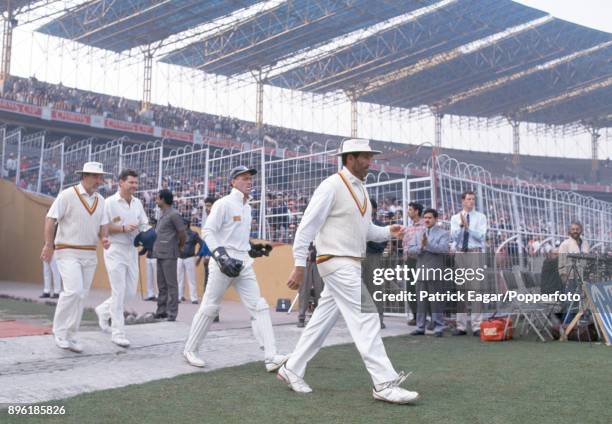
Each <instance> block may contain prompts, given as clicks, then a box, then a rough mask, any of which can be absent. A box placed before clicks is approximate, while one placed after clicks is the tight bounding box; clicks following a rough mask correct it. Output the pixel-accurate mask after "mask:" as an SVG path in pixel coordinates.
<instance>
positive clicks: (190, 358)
mask: <svg viewBox="0 0 612 424" xmlns="http://www.w3.org/2000/svg"><path fill="white" fill-rule="evenodd" d="M183 356H184V357H185V360H186V361H187V363H188V364H189V365H191V366H194V367H198V368H203V367H204V365H206V362H204V360H202V359H200V358H199V357H198V355H197V354H196V353H195V352H188V351H184V352H183Z"/></svg>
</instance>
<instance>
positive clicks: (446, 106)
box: [40, 0, 612, 126]
mask: <svg viewBox="0 0 612 424" xmlns="http://www.w3.org/2000/svg"><path fill="white" fill-rule="evenodd" d="M258 2H259V0H226V1H222V0H211V1H201V0H115V1H104V0H98V1H94V2H88V3H86V4H85V5H84V6H82V7H81V8H78V9H76V10H75V11H71V12H68V13H67V14H65V15H63V16H61V17H60V18H58V19H55V20H54V21H52V22H50V23H48V24H46V25H45V26H43V27H42V28H41V29H40V31H42V32H45V33H48V34H52V35H56V36H60V37H64V38H70V39H72V40H75V41H78V42H81V43H85V44H89V45H94V46H96V47H100V48H103V49H108V50H113V51H117V52H119V51H123V50H126V49H129V48H132V47H135V46H138V45H143V44H149V43H152V42H155V41H159V40H162V39H164V38H165V37H167V36H169V35H171V34H173V33H178V32H181V31H183V30H185V29H188V28H191V27H194V26H196V25H199V24H202V23H205V22H209V21H212V20H214V19H216V18H218V17H221V16H225V15H227V14H230V13H232V12H235V11H237V10H239V9H241V8H244V7H248V6H250V5H253V4H255V3H258ZM373 4H375V7H373ZM390 20H391V21H390ZM381 23H383V25H382V26H380V25H379V26H378V27H374V26H375V25H377V24H381ZM358 30H366V31H362V32H361V34H360V35H357V36H356V34H357V31H358ZM342 36H345V37H344V40H348V41H347V42H334V43H331V44H329V43H330V42H331V41H332V40H338V39H339V38H338V37H342ZM346 36H348V38H347V37H346ZM351 37H353V38H351ZM324 45H325V49H322V50H317V48H319V47H321V46H324ZM611 48H612V34H609V33H605V32H601V31H596V30H593V29H589V28H586V27H583V26H580V25H576V24H572V23H569V22H565V21H562V20H560V19H555V18H553V17H551V16H549V15H547V14H546V13H544V12H542V11H539V10H537V9H533V8H530V7H527V6H524V5H522V4H519V3H515V2H513V1H511V0H378V1H374V0H285V1H282V2H280V3H279V4H278V5H276V6H273V7H271V8H268V9H267V10H264V11H261V12H258V13H255V14H253V15H250V16H247V15H246V14H245V15H244V16H242V17H240V16H239V15H237V21H236V23H235V24H233V25H231V26H229V27H225V28H222V29H220V30H219V31H217V32H215V33H213V34H212V35H209V36H207V37H206V38H204V39H202V40H199V41H197V42H195V43H191V44H189V45H187V46H185V47H182V48H180V49H177V50H175V51H173V52H170V53H169V54H167V55H166V56H164V57H163V58H162V59H161V61H162V62H166V63H171V64H175V65H181V66H186V67H191V68H197V69H201V70H203V71H206V72H209V73H215V74H221V75H226V76H233V75H237V74H243V73H245V72H248V71H251V70H255V69H261V68H264V70H265V71H266V74H267V72H269V71H272V72H271V75H272V76H270V77H269V78H268V79H266V80H265V82H266V83H269V84H271V85H274V86H278V87H283V88H290V89H296V90H302V91H308V92H316V93H328V92H338V91H344V92H346V93H347V94H348V95H350V97H351V98H352V99H355V100H359V101H364V102H371V103H375V104H381V105H386V106H392V107H401V108H414V107H422V106H428V107H430V108H432V110H434V111H436V112H439V113H449V114H456V115H465V116H479V117H499V116H502V117H507V118H510V119H516V120H521V121H533V122H541V123H546V124H570V123H571V124H573V123H576V122H583V123H590V124H593V125H597V126H608V125H609V124H610V121H611V120H612V102H610V100H609V99H610V97H609V94H610V87H611V86H612V66H611V63H610V62H611V56H612V55H611V53H612V51H611ZM305 52H311V53H312V52H314V53H315V54H312V55H310V58H308V59H302V60H301V61H297V62H296V64H295V65H292V64H290V63H289V62H291V61H290V60H289V61H286V60H285V59H289V58H293V57H296V55H298V56H299V55H303V54H304V53H305ZM279 62H280V65H279ZM279 66H280V67H279ZM275 68H276V69H275Z"/></svg>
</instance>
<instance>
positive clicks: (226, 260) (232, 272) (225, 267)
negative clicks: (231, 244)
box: [213, 247, 242, 278]
mask: <svg viewBox="0 0 612 424" xmlns="http://www.w3.org/2000/svg"><path fill="white" fill-rule="evenodd" d="M213 258H214V259H215V261H217V264H219V268H220V269H221V272H222V273H224V274H225V275H227V276H228V277H232V278H235V277H238V276H239V275H240V271H242V261H241V260H239V259H234V258H230V256H229V255H228V254H227V251H226V250H225V247H217V248H216V249H215V251H214V252H213Z"/></svg>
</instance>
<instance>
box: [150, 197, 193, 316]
mask: <svg viewBox="0 0 612 424" xmlns="http://www.w3.org/2000/svg"><path fill="white" fill-rule="evenodd" d="M173 200H174V199H173V196H172V192H171V191H170V190H167V189H163V190H160V191H159V193H158V195H157V198H156V199H155V203H156V204H157V206H159V208H160V209H161V216H160V217H159V220H158V221H157V227H156V228H155V231H156V232H157V238H156V239H155V244H154V245H153V256H154V257H155V258H157V289H158V295H157V312H156V313H155V318H167V319H168V321H175V320H176V316H177V315H178V279H177V278H176V277H177V276H176V260H177V258H178V257H179V255H180V252H182V251H183V247H184V246H185V240H186V238H187V236H186V232H185V224H184V222H183V218H181V215H180V214H179V213H178V212H177V211H176V209H174V208H173V207H172V203H173Z"/></svg>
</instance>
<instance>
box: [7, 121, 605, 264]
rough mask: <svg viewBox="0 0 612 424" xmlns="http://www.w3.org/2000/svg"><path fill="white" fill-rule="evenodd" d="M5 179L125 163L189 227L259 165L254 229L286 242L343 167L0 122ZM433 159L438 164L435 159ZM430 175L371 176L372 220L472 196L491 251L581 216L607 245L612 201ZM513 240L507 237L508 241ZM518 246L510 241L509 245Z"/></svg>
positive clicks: (62, 176)
mask: <svg viewBox="0 0 612 424" xmlns="http://www.w3.org/2000/svg"><path fill="white" fill-rule="evenodd" d="M0 137H1V141H2V149H1V151H0V154H1V157H0V160H1V164H2V176H3V177H4V178H6V179H9V180H11V181H13V182H15V183H20V180H21V184H20V187H22V188H26V189H29V190H32V191H37V192H41V193H44V194H48V195H55V194H57V193H58V192H59V190H60V189H62V188H66V187H69V186H71V185H74V184H77V183H78V181H79V175H78V174H76V173H75V171H78V170H80V169H82V166H83V164H84V163H85V162H87V161H91V160H94V161H98V162H102V163H103V165H104V168H105V170H106V171H107V172H110V173H111V176H109V177H108V178H107V179H106V180H105V184H104V187H102V189H103V190H105V194H106V195H109V194H112V193H113V192H114V191H115V189H116V181H115V178H116V176H117V174H118V173H119V172H120V170H121V169H122V168H132V169H134V170H136V171H137V172H138V173H139V190H138V193H137V194H138V196H139V197H140V198H141V199H142V201H143V204H144V205H145V208H146V210H147V212H148V213H149V216H151V217H155V216H156V213H155V209H156V206H155V197H156V193H157V191H158V190H160V189H161V188H169V189H171V190H172V191H174V192H175V197H176V199H177V208H178V209H179V211H180V213H181V214H183V215H184V216H185V217H186V218H189V219H190V220H191V221H192V222H193V223H194V224H195V225H200V224H201V223H202V221H203V219H204V218H205V216H204V214H205V210H204V199H205V198H206V197H207V196H210V197H216V198H218V197H221V196H223V195H226V194H228V193H229V191H230V184H229V181H228V174H229V171H230V170H231V169H232V168H233V167H235V166H238V165H245V166H248V167H253V168H255V169H257V170H258V174H257V175H256V176H255V178H254V184H253V190H252V193H251V197H252V199H251V205H252V208H253V220H252V234H251V235H252V236H253V237H259V238H265V239H268V240H272V241H276V242H283V243H292V241H293V237H294V235H295V230H296V229H297V226H298V224H299V222H300V219H301V216H302V214H303V212H304V210H305V208H306V206H307V204H308V202H309V200H310V197H311V196H312V193H313V192H314V190H315V189H316V187H317V186H318V185H319V184H320V182H321V181H323V180H324V179H325V178H327V177H329V176H330V175H333V174H334V173H335V172H337V171H338V170H339V168H340V164H339V162H338V158H337V157H335V156H333V155H332V153H334V152H335V151H334V150H329V149H328V148H326V147H324V146H318V147H316V148H313V149H311V152H306V151H302V152H290V151H288V150H286V149H279V151H278V153H277V156H272V154H271V153H270V152H268V153H267V154H266V153H264V152H265V150H264V148H262V147H259V148H256V149H252V150H245V149H246V148H248V147H250V146H245V145H243V146H242V150H241V149H238V148H233V149H213V148H211V147H209V146H188V147H181V148H166V147H164V144H163V142H162V141H161V140H158V141H152V142H148V143H140V144H132V143H128V142H127V140H124V139H117V140H113V141H110V142H105V143H102V144H100V143H96V142H95V141H94V140H93V139H86V140H81V141H78V142H76V143H72V144H70V143H69V140H67V139H64V140H60V141H56V142H45V136H44V134H43V133H38V134H31V135H27V136H24V135H22V130H21V129H19V128H18V129H15V130H10V131H9V130H7V128H6V127H0ZM434 165H435V166H434ZM428 170H429V173H430V175H431V176H430V177H423V178H409V177H407V176H396V175H390V174H389V173H387V172H385V171H384V169H383V170H380V171H378V172H371V173H369V174H368V175H367V178H366V181H365V183H366V186H367V189H368V192H369V195H370V197H371V198H372V199H374V200H376V201H377V203H378V207H379V211H378V215H377V219H379V220H380V222H381V223H382V224H383V225H384V224H389V223H403V224H409V223H410V221H409V219H408V217H407V209H408V204H409V203H410V202H418V203H421V204H423V205H424V206H425V207H434V208H436V209H437V210H438V211H439V213H440V223H441V225H446V226H448V223H449V221H450V218H451V216H452V215H453V214H455V213H457V212H458V211H459V210H460V209H461V193H463V192H465V191H466V190H471V191H473V192H474V193H475V194H476V198H477V203H476V208H477V210H479V211H481V212H483V213H484V214H485V215H486V216H487V222H488V226H489V230H488V233H487V239H486V243H487V244H486V246H487V251H492V252H495V251H496V249H497V248H498V247H499V246H502V245H503V246H504V247H503V248H504V249H515V250H516V252H518V254H519V255H523V256H524V255H526V253H525V248H526V246H528V245H529V244H533V243H538V242H542V243H543V242H544V241H545V240H546V242H547V243H549V244H554V242H555V241H559V240H561V239H563V238H565V237H566V234H567V229H568V227H569V225H570V223H571V222H573V221H580V222H581V223H582V225H583V228H584V237H585V239H586V240H588V241H589V243H590V244H591V245H592V246H595V247H596V248H599V249H604V248H609V247H610V244H611V243H612V233H611V230H610V228H612V208H610V204H609V203H607V202H604V201H600V200H596V199H593V198H590V197H587V196H582V195H580V194H577V193H575V192H568V191H560V190H555V189H553V188H551V187H546V186H541V185H534V184H530V183H528V182H525V181H521V180H518V179H503V180H502V179H500V178H496V179H494V178H493V177H492V176H491V174H490V173H489V172H488V171H486V170H484V169H483V168H482V167H479V166H476V165H471V164H466V163H462V162H459V161H457V160H455V159H453V158H451V157H448V156H446V155H439V156H437V157H436V158H435V162H433V161H432V160H431V159H430V161H429V164H428ZM512 237H514V238H513V239H512V241H511V242H509V243H505V242H506V241H507V240H509V239H510V238H512ZM515 246H516V247H515ZM387 256H388V257H397V258H401V257H402V256H403V252H402V246H401V243H397V242H396V243H391V244H390V245H389V246H388V248H387Z"/></svg>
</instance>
